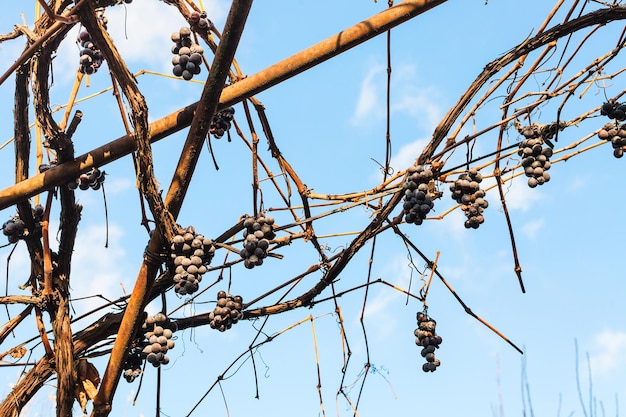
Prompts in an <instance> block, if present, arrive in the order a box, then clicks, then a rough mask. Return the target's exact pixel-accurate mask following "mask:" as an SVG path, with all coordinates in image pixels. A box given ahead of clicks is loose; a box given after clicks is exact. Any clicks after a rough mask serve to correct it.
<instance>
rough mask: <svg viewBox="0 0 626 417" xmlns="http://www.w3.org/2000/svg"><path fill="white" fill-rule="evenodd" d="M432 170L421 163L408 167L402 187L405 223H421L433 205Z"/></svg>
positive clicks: (435, 196) (434, 195)
mask: <svg viewBox="0 0 626 417" xmlns="http://www.w3.org/2000/svg"><path fill="white" fill-rule="evenodd" d="M434 177H435V176H434V174H433V171H432V170H431V169H429V168H426V167H424V166H423V165H412V166H410V167H409V169H408V176H407V179H406V181H405V182H404V184H403V185H402V188H404V204H403V206H402V207H403V208H404V213H405V214H404V219H405V220H406V222H407V223H413V224H416V225H418V226H419V225H420V224H422V222H423V221H424V219H425V218H426V216H427V215H428V213H429V212H430V210H432V208H433V207H434V205H435V203H434V202H433V200H434V199H435V198H437V195H436V193H434V192H433V191H431V188H430V183H431V181H433V178H434Z"/></svg>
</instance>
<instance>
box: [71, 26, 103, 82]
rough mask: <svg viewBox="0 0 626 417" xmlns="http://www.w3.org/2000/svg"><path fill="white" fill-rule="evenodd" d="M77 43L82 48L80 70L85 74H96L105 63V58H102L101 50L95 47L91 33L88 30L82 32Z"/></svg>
mask: <svg viewBox="0 0 626 417" xmlns="http://www.w3.org/2000/svg"><path fill="white" fill-rule="evenodd" d="M77 42H78V43H79V44H80V46H81V50H80V67H79V68H78V70H79V71H80V72H82V73H83V74H93V73H95V72H96V71H98V68H100V66H101V65H102V62H103V61H104V57H103V56H102V53H101V52H100V49H98V48H97V47H96V45H94V43H93V41H92V40H91V35H89V32H87V31H86V30H83V31H82V32H80V34H79V35H78V39H77Z"/></svg>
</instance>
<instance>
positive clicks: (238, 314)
mask: <svg viewBox="0 0 626 417" xmlns="http://www.w3.org/2000/svg"><path fill="white" fill-rule="evenodd" d="M242 310H243V299H242V298H241V296H239V295H235V296H232V295H230V294H226V291H219V292H218V293H217V306H216V307H215V309H213V311H212V312H210V313H209V320H211V321H210V322H209V325H210V326H211V328H212V329H217V330H219V331H220V332H223V331H226V330H228V329H230V328H231V327H232V326H233V324H235V323H237V322H238V321H239V320H241V319H242V318H243V312H242Z"/></svg>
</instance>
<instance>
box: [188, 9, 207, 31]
mask: <svg viewBox="0 0 626 417" xmlns="http://www.w3.org/2000/svg"><path fill="white" fill-rule="evenodd" d="M189 21H191V23H192V24H193V25H195V26H197V27H198V28H200V29H209V28H210V27H211V21H210V20H209V19H208V18H207V13H206V12H205V11H202V12H198V11H195V10H194V11H193V12H191V15H190V16H189Z"/></svg>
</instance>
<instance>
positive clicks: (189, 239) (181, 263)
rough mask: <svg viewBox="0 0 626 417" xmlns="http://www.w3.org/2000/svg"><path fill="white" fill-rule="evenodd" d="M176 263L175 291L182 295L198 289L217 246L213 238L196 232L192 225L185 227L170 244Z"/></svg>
mask: <svg viewBox="0 0 626 417" xmlns="http://www.w3.org/2000/svg"><path fill="white" fill-rule="evenodd" d="M170 249H171V251H172V253H171V257H172V260H173V263H174V268H175V269H174V277H173V279H174V283H175V285H174V291H176V293H178V294H180V295H186V294H193V293H194V292H196V291H198V284H199V283H200V281H202V275H203V274H204V273H205V272H207V267H206V265H208V264H210V263H211V260H212V259H213V255H214V254H215V246H214V245H213V241H212V240H211V239H208V238H205V237H204V235H201V234H196V232H195V230H194V228H193V227H192V226H189V227H187V228H186V229H183V230H182V231H181V232H180V233H179V234H177V235H176V236H174V239H173V240H172V243H171V245H170Z"/></svg>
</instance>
